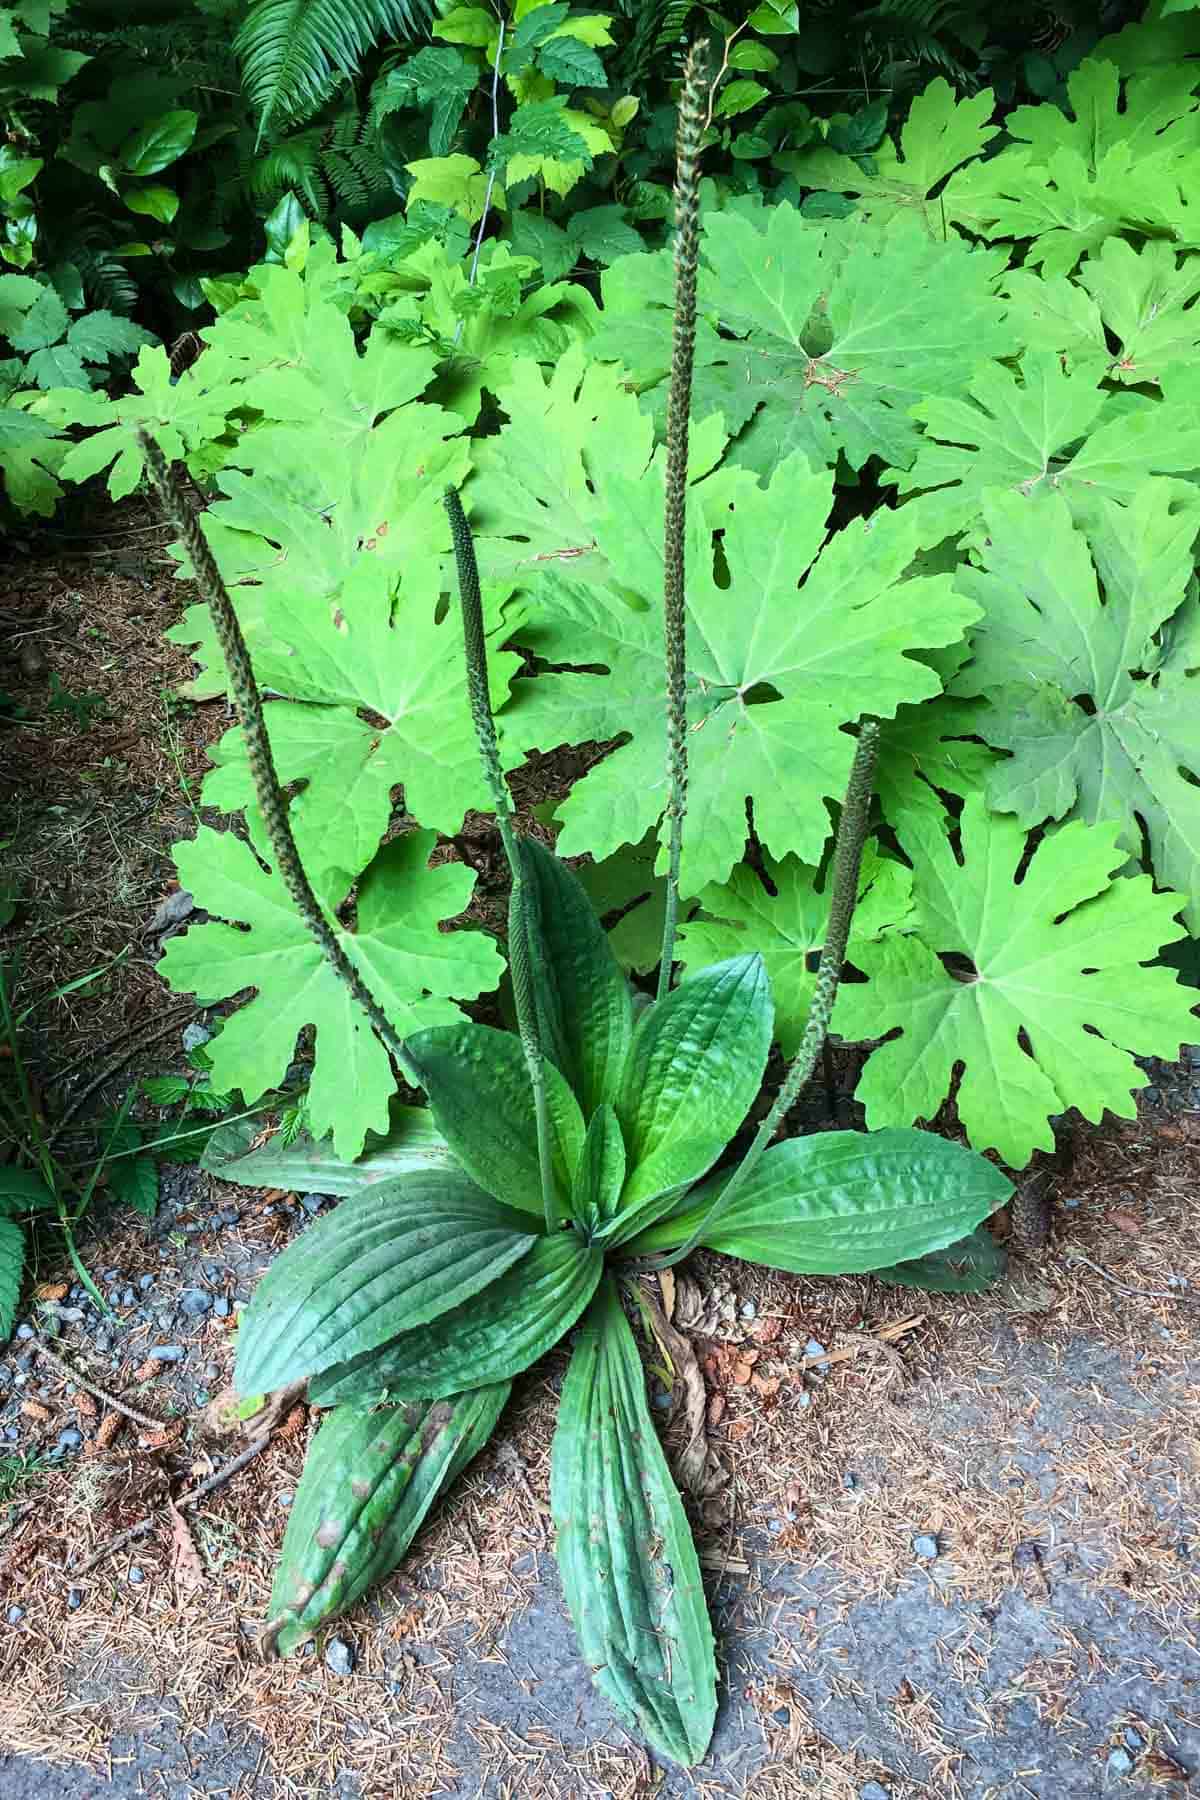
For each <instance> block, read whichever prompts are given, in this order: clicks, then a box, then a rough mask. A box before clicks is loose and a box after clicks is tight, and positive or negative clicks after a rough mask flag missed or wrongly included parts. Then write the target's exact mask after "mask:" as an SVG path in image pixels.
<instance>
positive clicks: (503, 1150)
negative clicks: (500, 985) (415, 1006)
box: [404, 1021, 585, 1215]
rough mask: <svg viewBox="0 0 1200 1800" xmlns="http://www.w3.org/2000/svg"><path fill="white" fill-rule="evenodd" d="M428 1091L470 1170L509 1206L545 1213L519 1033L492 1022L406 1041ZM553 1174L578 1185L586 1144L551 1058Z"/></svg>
mask: <svg viewBox="0 0 1200 1800" xmlns="http://www.w3.org/2000/svg"><path fill="white" fill-rule="evenodd" d="M404 1048H405V1051H406V1053H407V1055H408V1057H409V1059H410V1062H411V1065H412V1067H413V1068H414V1069H415V1070H416V1072H417V1074H418V1076H419V1077H420V1081H421V1085H422V1087H423V1088H424V1089H425V1092H426V1093H427V1094H428V1096H429V1108H430V1111H431V1112H432V1114H433V1118H434V1123H435V1124H436V1126H437V1128H438V1130H439V1131H440V1132H441V1134H442V1136H443V1137H444V1138H445V1140H446V1142H447V1144H448V1145H449V1146H450V1150H451V1152H452V1153H453V1155H454V1156H455V1157H456V1158H457V1159H458V1161H459V1162H460V1163H461V1164H462V1166H463V1168H464V1169H465V1170H466V1171H467V1173H468V1175H470V1176H471V1177H472V1179H473V1180H475V1181H477V1182H478V1183H479V1185H480V1187H482V1188H483V1189H484V1190H485V1191H486V1192H487V1193H489V1194H495V1195H496V1197H497V1199H500V1200H503V1201H505V1202H506V1204H507V1205H509V1206H518V1207H520V1208H521V1209H522V1210H523V1211H525V1212H532V1213H537V1214H539V1215H540V1214H541V1212H542V1186H541V1175H540V1171H539V1167H538V1151H537V1125H536V1120H535V1115H534V1105H533V1089H532V1087H531V1086H530V1081H529V1069H528V1066H527V1064H526V1061H525V1053H524V1051H523V1050H522V1048H521V1042H520V1039H519V1038H517V1037H515V1036H514V1035H513V1033H512V1032H509V1031H495V1030H494V1029H493V1028H492V1027H491V1026H490V1025H473V1024H470V1023H468V1022H466V1021H463V1022H462V1023H460V1024H458V1025H441V1026H437V1027H435V1028H434V1029H432V1030H430V1031H419V1032H416V1033H414V1034H413V1035H412V1036H410V1037H409V1038H407V1039H406V1040H405V1045H404ZM545 1077H546V1100H547V1106H548V1108H549V1113H550V1127H551V1136H552V1148H553V1154H554V1173H555V1178H556V1180H557V1183H558V1187H559V1191H560V1194H561V1195H562V1196H564V1197H565V1196H566V1195H567V1194H569V1193H570V1191H571V1183H572V1181H573V1179H574V1175H575V1166H576V1164H577V1163H578V1161H579V1154H580V1151H581V1150H582V1148H583V1139H584V1132H585V1125H584V1120H583V1114H582V1113H581V1112H580V1110H579V1102H578V1101H577V1100H576V1098H575V1096H574V1094H572V1092H571V1090H570V1088H569V1087H568V1086H567V1083H566V1081H565V1080H564V1079H563V1077H562V1076H561V1075H560V1074H559V1072H558V1070H557V1069H556V1068H555V1067H554V1064H553V1063H551V1062H549V1061H546V1062H545Z"/></svg>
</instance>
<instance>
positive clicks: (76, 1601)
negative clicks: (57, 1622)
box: [67, 1588, 83, 1612]
mask: <svg viewBox="0 0 1200 1800" xmlns="http://www.w3.org/2000/svg"><path fill="white" fill-rule="evenodd" d="M82 1605H83V1589H82V1588H70V1589H68V1591H67V1606H68V1608H69V1610H70V1611H71V1612H78V1611H79V1609H80V1607H81V1606H82Z"/></svg>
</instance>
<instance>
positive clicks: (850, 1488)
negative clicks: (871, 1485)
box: [842, 1469, 858, 1494]
mask: <svg viewBox="0 0 1200 1800" xmlns="http://www.w3.org/2000/svg"><path fill="white" fill-rule="evenodd" d="M842 1486H843V1487H844V1488H845V1489H846V1492H847V1493H849V1494H852V1493H853V1492H854V1490H855V1488H856V1487H857V1486H858V1476H857V1475H856V1474H855V1473H854V1471H853V1469H847V1470H846V1472H845V1474H844V1475H843V1476H842Z"/></svg>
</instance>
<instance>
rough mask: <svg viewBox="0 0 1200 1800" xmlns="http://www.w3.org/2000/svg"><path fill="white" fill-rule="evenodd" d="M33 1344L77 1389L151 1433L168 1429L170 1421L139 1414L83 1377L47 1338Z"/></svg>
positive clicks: (134, 1408) (147, 1414)
mask: <svg viewBox="0 0 1200 1800" xmlns="http://www.w3.org/2000/svg"><path fill="white" fill-rule="evenodd" d="M33 1342H34V1348H35V1349H36V1350H37V1351H38V1352H39V1353H40V1354H41V1355H42V1356H44V1357H45V1358H46V1360H47V1362H52V1363H53V1364H54V1366H55V1368H56V1369H60V1370H61V1371H62V1373H63V1374H64V1375H65V1376H66V1377H67V1380H68V1381H73V1382H74V1383H75V1385H76V1387H81V1388H82V1389H83V1390H84V1392H85V1393H87V1394H91V1395H93V1396H94V1397H95V1399H97V1400H103V1402H104V1404H105V1406H111V1407H112V1408H113V1410H114V1411H115V1412H119V1413H124V1414H125V1417H126V1418H127V1419H132V1420H133V1422H134V1424H135V1425H145V1426H147V1427H148V1428H149V1429H150V1430H151V1431H165V1430H166V1429H167V1426H168V1424H169V1423H170V1421H169V1420H167V1419H156V1418H154V1417H152V1415H151V1414H150V1413H144V1412H139V1411H138V1409H137V1407H136V1406H130V1404H129V1402H128V1400H121V1399H119V1398H118V1397H117V1395H116V1394H110V1393H109V1391H108V1389H107V1388H102V1387H100V1386H98V1384H97V1383H96V1382H94V1381H89V1380H88V1378H87V1376H86V1375H81V1374H80V1372H79V1370H78V1369H77V1368H75V1367H74V1365H73V1364H72V1363H69V1362H68V1361H67V1359H66V1357H65V1356H60V1355H59V1354H58V1351H57V1350H52V1349H51V1348H50V1346H49V1344H48V1343H47V1342H46V1340H45V1338H40V1337H35V1338H34V1340H33Z"/></svg>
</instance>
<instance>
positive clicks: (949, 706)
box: [875, 695, 997, 857]
mask: <svg viewBox="0 0 1200 1800" xmlns="http://www.w3.org/2000/svg"><path fill="white" fill-rule="evenodd" d="M983 710H984V708H983V704H982V703H981V702H977V701H971V700H950V699H948V698H947V697H946V696H945V695H940V696H939V697H938V698H937V699H936V700H926V701H925V702H924V703H923V704H922V705H920V706H902V707H900V708H899V709H898V710H897V713H896V717H895V718H894V719H893V720H890V721H889V722H888V723H887V724H886V725H885V726H884V729H883V732H882V734H881V737H880V749H879V761H878V764H877V765H876V774H875V790H876V794H877V796H878V799H879V803H880V805H881V807H882V808H883V814H884V817H885V818H886V820H887V822H888V824H889V825H890V826H891V827H892V830H893V831H894V832H895V833H896V837H897V838H898V840H899V842H900V844H901V847H902V848H903V849H904V850H905V851H906V852H907V854H908V855H909V856H910V857H916V856H918V855H919V854H920V846H921V844H922V843H923V842H924V841H925V837H926V835H927V834H928V833H929V832H930V831H932V832H934V833H935V834H936V833H937V832H938V831H943V830H947V829H948V825H947V813H946V808H945V805H944V804H943V801H942V799H941V798H940V795H941V794H956V795H958V797H959V798H960V799H965V798H966V796H967V795H968V794H972V793H977V792H978V791H979V790H980V789H981V788H982V787H983V785H984V783H985V781H986V780H987V774H988V770H989V769H990V768H991V766H992V764H993V763H994V762H995V761H996V760H997V752H996V751H994V750H990V749H989V748H988V747H987V745H986V744H981V743H979V742H978V740H977V736H976V734H977V731H978V722H979V718H980V716H981V715H982V713H983Z"/></svg>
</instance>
